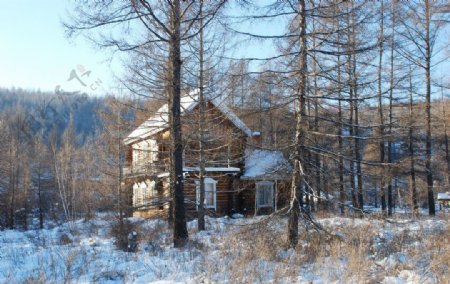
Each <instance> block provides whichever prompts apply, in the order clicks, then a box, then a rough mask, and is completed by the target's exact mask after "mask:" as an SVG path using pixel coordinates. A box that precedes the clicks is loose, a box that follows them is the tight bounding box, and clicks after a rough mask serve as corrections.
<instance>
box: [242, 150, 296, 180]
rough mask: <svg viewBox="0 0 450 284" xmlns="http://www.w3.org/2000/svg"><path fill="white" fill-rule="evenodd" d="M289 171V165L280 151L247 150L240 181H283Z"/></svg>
mask: <svg viewBox="0 0 450 284" xmlns="http://www.w3.org/2000/svg"><path fill="white" fill-rule="evenodd" d="M291 170H292V167H291V165H290V164H289V162H288V161H287V159H286V158H285V157H284V155H283V153H282V152H281V151H276V150H265V149H247V150H245V166H244V174H243V175H242V177H241V179H266V178H267V179H273V178H279V179H284V178H285V177H286V175H287V173H289V172H290V171H291Z"/></svg>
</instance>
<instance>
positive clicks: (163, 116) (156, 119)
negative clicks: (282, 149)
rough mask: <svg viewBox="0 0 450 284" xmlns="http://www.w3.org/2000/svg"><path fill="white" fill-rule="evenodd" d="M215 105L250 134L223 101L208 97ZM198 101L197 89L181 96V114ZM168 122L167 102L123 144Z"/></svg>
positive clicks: (194, 105) (153, 131)
mask: <svg viewBox="0 0 450 284" xmlns="http://www.w3.org/2000/svg"><path fill="white" fill-rule="evenodd" d="M208 101H209V102H211V103H212V104H213V105H214V106H215V107H217V108H218V109H219V110H220V111H221V112H222V113H223V114H224V115H226V117H227V118H228V119H229V120H230V121H231V122H232V123H233V124H234V125H235V126H236V127H237V128H239V129H240V130H242V131H243V132H244V133H245V134H246V135H247V136H249V137H251V136H252V131H251V130H250V129H249V128H248V127H247V126H246V125H245V123H244V122H243V121H242V120H241V119H240V118H239V117H238V116H237V115H236V114H234V113H233V111H231V110H230V109H229V108H228V107H227V106H226V105H225V102H224V101H221V100H220V99H218V98H212V99H208ZM198 103H199V100H198V90H195V91H193V92H191V93H189V94H187V95H185V96H183V97H181V100H180V106H181V115H184V114H185V113H188V112H190V111H192V110H193V109H194V108H195V107H196V106H197V105H198ZM168 122H169V106H168V104H165V105H163V106H162V107H161V108H160V109H158V110H157V111H156V114H155V115H154V116H152V117H150V118H149V119H147V120H146V121H144V122H143V123H142V124H141V125H139V126H138V127H137V128H136V129H135V130H133V131H132V132H131V133H130V134H129V135H128V137H127V138H126V139H125V144H132V143H134V142H136V141H138V140H141V139H145V138H147V137H150V136H152V135H154V134H156V133H158V132H160V131H162V130H164V129H167V128H168V126H169V125H168Z"/></svg>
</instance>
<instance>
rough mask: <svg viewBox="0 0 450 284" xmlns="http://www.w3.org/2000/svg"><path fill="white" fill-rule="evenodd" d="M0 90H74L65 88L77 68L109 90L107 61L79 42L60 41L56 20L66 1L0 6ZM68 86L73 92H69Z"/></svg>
mask: <svg viewBox="0 0 450 284" xmlns="http://www.w3.org/2000/svg"><path fill="white" fill-rule="evenodd" d="M0 3H1V9H0V39H1V40H0V42H1V44H0V62H1V68H0V87H8V88H9V87H21V88H26V89H34V90H37V89H40V90H42V91H53V90H54V89H55V87H56V86H57V85H62V86H64V87H65V88H66V89H67V90H69V89H72V88H77V87H78V88H80V87H82V86H81V85H80V86H77V84H78V83H77V84H72V83H73V82H67V79H68V78H69V75H70V72H71V70H72V69H74V68H76V67H77V65H83V66H84V67H85V68H86V69H88V70H91V71H92V73H91V76H92V77H94V76H95V78H100V79H101V81H102V82H103V84H102V85H103V86H104V87H105V88H106V89H108V88H110V87H112V86H113V85H114V80H113V76H112V72H111V71H110V68H109V67H110V66H109V62H107V61H106V60H107V58H108V56H107V55H105V54H104V51H97V50H96V49H95V48H93V46H92V45H91V44H90V43H88V42H87V41H86V40H85V39H83V38H77V39H76V40H75V41H74V40H72V42H70V41H69V40H68V39H67V38H66V37H65V36H64V29H63V27H62V24H61V19H62V18H63V17H64V16H65V15H66V7H67V6H68V4H67V1H62V0H31V1H30V0H1V1H0ZM70 85H73V86H70Z"/></svg>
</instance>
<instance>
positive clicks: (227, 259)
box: [0, 214, 449, 283]
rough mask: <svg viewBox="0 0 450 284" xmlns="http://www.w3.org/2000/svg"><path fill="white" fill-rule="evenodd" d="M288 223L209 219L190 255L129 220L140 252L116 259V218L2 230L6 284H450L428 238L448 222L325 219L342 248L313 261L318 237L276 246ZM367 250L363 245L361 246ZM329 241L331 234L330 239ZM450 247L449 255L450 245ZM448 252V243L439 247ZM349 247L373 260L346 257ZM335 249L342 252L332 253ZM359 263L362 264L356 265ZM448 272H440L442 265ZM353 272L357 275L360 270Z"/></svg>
mask: <svg viewBox="0 0 450 284" xmlns="http://www.w3.org/2000/svg"><path fill="white" fill-rule="evenodd" d="M286 219H287V218H278V219H272V218H271V217H267V216H259V217H253V218H242V216H240V215H236V216H234V218H227V217H222V218H209V217H208V218H206V227H207V230H206V231H202V232H198V231H197V230H196V226H197V221H196V220H193V221H190V222H189V223H188V230H189V235H190V242H189V244H188V246H187V247H186V248H183V249H176V248H174V247H173V246H172V244H171V231H170V230H169V228H168V227H167V224H166V222H165V221H163V220H145V219H142V218H136V217H133V218H129V219H128V221H129V222H130V223H131V224H133V225H134V226H135V228H134V229H133V231H132V232H136V233H137V236H138V242H139V243H138V244H139V245H138V249H137V252H136V253H130V252H124V251H121V250H118V249H117V248H116V246H115V245H114V241H115V239H114V237H112V236H111V226H112V224H113V223H114V222H115V219H114V218H113V216H109V215H107V214H105V215H101V216H97V217H96V218H95V219H93V220H89V221H84V220H78V221H76V222H73V223H65V224H61V225H59V226H56V227H53V228H47V229H44V230H29V231H18V230H4V231H0V283H24V282H29V283H36V282H37V283H47V282H50V283H61V282H74V283H91V282H95V283H255V282H262V283H363V282H364V283H366V282H368V283H439V282H442V283H444V281H445V280H448V278H445V277H448V275H446V273H447V274H448V266H446V265H448V262H447V263H442V262H437V263H435V262H433V261H436V257H437V256H438V251H440V252H441V253H448V249H449V246H448V241H447V242H446V243H444V246H441V247H436V244H435V243H433V242H432V241H431V240H430V241H429V242H428V243H427V241H428V238H430V237H433V236H434V237H438V236H442V235H443V234H445V233H448V232H449V221H447V220H446V219H445V218H443V219H439V218H435V219H427V218H425V217H421V218H419V219H417V220H412V219H396V220H395V222H385V221H383V220H379V219H369V218H365V219H352V218H343V217H337V216H334V217H333V216H332V217H327V218H320V219H318V222H319V223H320V224H321V225H322V226H324V227H325V228H326V229H327V230H328V231H330V232H333V233H338V232H339V233H340V234H341V235H342V236H343V238H344V241H343V242H340V243H337V246H333V244H332V242H331V241H330V240H328V241H325V242H324V243H323V244H322V245H321V250H320V251H318V252H316V254H317V255H316V257H315V259H313V260H308V259H310V258H311V255H313V254H314V252H315V251H314V249H313V248H311V241H313V240H315V242H320V239H318V238H316V237H317V235H314V231H313V230H312V231H311V230H310V231H308V232H306V231H305V230H303V231H301V233H302V234H301V238H300V246H301V248H300V249H299V250H297V251H295V250H293V249H285V247H284V246H283V245H281V244H280V243H279V240H280V239H281V240H282V241H283V242H284V241H285V239H283V237H282V236H284V234H285V231H286V225H287V220H286ZM358 236H360V237H361V238H364V239H368V240H369V243H358V242H356V240H357V237H358ZM323 238H326V235H323ZM445 244H447V246H445ZM440 245H442V244H440ZM346 246H349V247H350V248H355V249H356V248H360V249H362V250H361V251H367V254H368V256H367V257H366V256H363V255H353V256H352V254H351V253H350V254H346V253H345V250H346ZM335 249H338V251H336V252H334V250H335ZM350 257H354V258H355V259H351V258H350ZM439 265H440V266H442V268H441V270H436V268H437V267H438V266H439ZM355 267H356V268H355Z"/></svg>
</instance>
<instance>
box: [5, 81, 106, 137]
mask: <svg viewBox="0 0 450 284" xmlns="http://www.w3.org/2000/svg"><path fill="white" fill-rule="evenodd" d="M105 100H106V99H105V98H101V97H92V96H89V95H87V94H79V93H58V94H57V93H49V92H40V91H29V90H23V89H15V88H13V89H4V88H0V113H1V114H4V115H7V114H8V113H14V112H17V111H20V110H23V111H25V112H26V119H27V121H28V124H29V127H30V128H31V129H32V130H33V131H34V132H37V131H43V133H46V134H48V133H49V132H50V131H52V130H53V129H56V130H57V131H58V132H59V133H62V132H63V131H64V129H65V128H66V126H67V125H68V123H69V121H70V119H72V120H73V123H74V128H75V132H76V134H77V136H78V137H80V139H81V141H84V139H85V138H86V137H87V136H90V135H93V134H94V133H95V129H96V127H97V126H98V125H99V123H100V120H99V117H98V112H97V111H98V110H99V108H102V106H103V102H104V101H105Z"/></svg>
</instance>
